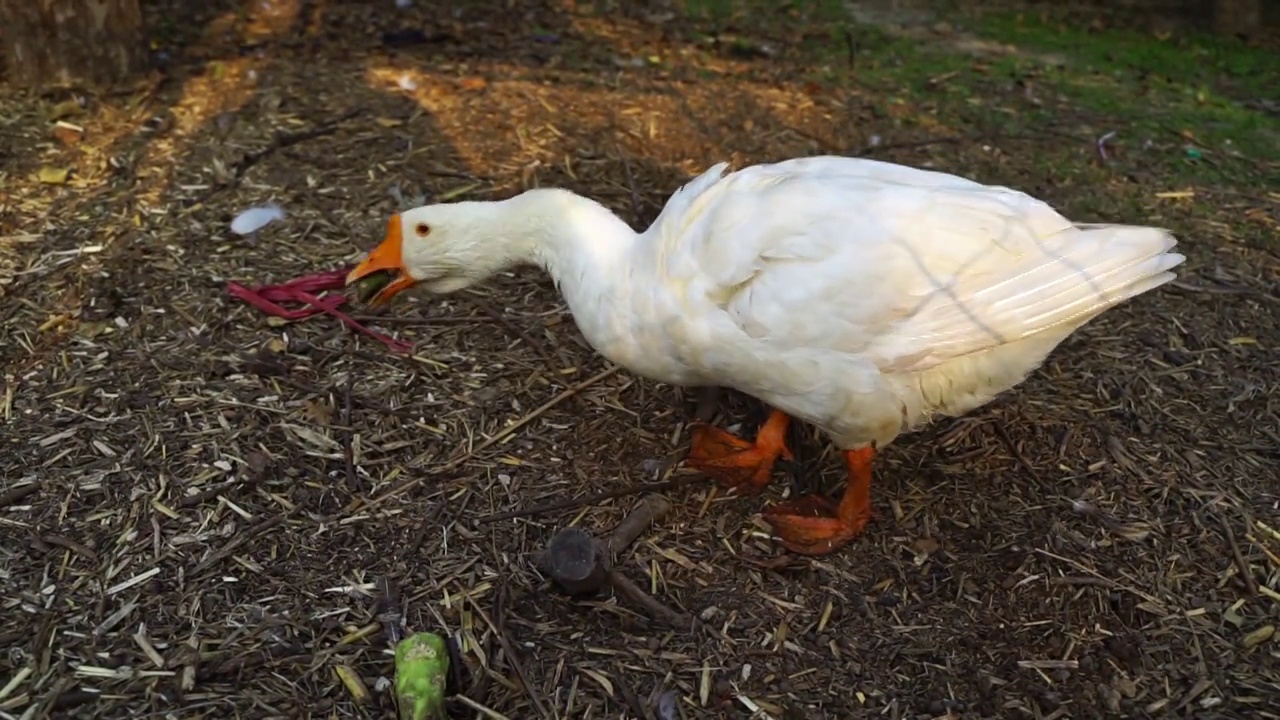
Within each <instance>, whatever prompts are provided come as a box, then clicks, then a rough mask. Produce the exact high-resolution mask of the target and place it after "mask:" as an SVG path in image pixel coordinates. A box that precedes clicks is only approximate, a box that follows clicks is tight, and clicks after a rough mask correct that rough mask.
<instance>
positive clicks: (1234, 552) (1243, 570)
mask: <svg viewBox="0 0 1280 720" xmlns="http://www.w3.org/2000/svg"><path fill="white" fill-rule="evenodd" d="M1218 522H1219V523H1222V531H1223V532H1224V533H1226V535H1227V542H1228V543H1229V544H1230V545H1231V557H1233V558H1235V561H1236V568H1237V569H1239V570H1240V576H1241V577H1242V578H1243V579H1244V584H1245V587H1246V588H1248V589H1249V597H1255V596H1257V594H1258V583H1257V581H1256V580H1254V579H1253V573H1252V572H1250V571H1249V563H1247V562H1245V561H1244V554H1243V553H1241V552H1240V544H1239V543H1237V542H1236V534H1235V531H1233V530H1232V529H1231V524H1230V523H1228V522H1227V519H1226V518H1222V517H1219V518H1218Z"/></svg>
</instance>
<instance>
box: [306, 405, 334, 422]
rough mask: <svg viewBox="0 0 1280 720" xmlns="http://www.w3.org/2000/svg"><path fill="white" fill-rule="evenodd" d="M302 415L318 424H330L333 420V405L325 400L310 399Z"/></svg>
mask: <svg viewBox="0 0 1280 720" xmlns="http://www.w3.org/2000/svg"><path fill="white" fill-rule="evenodd" d="M302 416H303V417H305V418H306V419H308V420H310V421H311V422H313V423H315V424H317V425H328V424H330V423H332V422H333V406H331V405H329V403H327V402H325V401H324V400H308V401H307V404H306V406H305V407H304V408H303V409H302Z"/></svg>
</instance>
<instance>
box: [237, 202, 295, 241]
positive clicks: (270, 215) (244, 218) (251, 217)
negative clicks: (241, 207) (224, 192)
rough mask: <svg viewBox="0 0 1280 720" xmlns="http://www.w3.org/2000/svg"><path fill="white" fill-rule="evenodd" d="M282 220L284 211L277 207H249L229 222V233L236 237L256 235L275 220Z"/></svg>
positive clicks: (271, 205)
mask: <svg viewBox="0 0 1280 720" xmlns="http://www.w3.org/2000/svg"><path fill="white" fill-rule="evenodd" d="M283 219H284V209H283V208H281V207H280V206H279V205H275V204H267V205H263V206H261V207H251V208H249V209H248V210H245V211H244V212H242V213H240V214H239V215H237V216H236V217H235V219H234V220H232V221H231V232H233V233H235V234H237V235H249V234H252V233H256V232H258V231H259V230H261V229H262V228H264V227H266V226H268V225H270V224H271V223H273V222H275V221H276V220H283Z"/></svg>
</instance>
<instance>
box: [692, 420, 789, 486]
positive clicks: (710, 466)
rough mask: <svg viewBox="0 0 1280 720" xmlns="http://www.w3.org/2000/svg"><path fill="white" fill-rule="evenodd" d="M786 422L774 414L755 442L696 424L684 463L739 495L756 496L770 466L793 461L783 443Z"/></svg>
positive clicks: (712, 427)
mask: <svg viewBox="0 0 1280 720" xmlns="http://www.w3.org/2000/svg"><path fill="white" fill-rule="evenodd" d="M789 421H790V418H788V417H787V415H786V414H785V413H783V412H781V411H778V410H774V411H773V412H772V413H771V414H770V415H769V419H768V420H767V421H765V424H764V425H762V426H761V427H760V432H759V433H757V434H756V440H755V442H748V441H746V440H743V439H742V438H740V437H738V436H736V435H734V434H732V433H729V432H726V431H724V430H721V429H720V428H717V427H714V426H712V425H706V424H698V425H696V426H694V428H693V431H692V436H693V437H692V446H691V447H690V449H689V456H688V457H687V458H686V459H685V463H686V464H687V465H688V466H689V467H691V468H693V469H695V470H698V471H699V472H701V473H703V474H705V475H708V476H710V477H712V478H715V480H716V481H717V482H718V483H720V485H721V486H722V487H726V488H730V489H732V490H735V491H736V492H737V493H738V494H739V495H755V494H758V493H760V492H762V491H764V489H765V487H766V486H768V484H769V478H770V475H771V474H772V472H773V464H774V463H775V462H776V461H777V459H778V458H779V457H783V458H786V459H787V460H794V459H795V457H794V456H793V455H792V454H791V450H789V449H788V448H787V445H786V439H785V438H786V431H787V424H788V422H789Z"/></svg>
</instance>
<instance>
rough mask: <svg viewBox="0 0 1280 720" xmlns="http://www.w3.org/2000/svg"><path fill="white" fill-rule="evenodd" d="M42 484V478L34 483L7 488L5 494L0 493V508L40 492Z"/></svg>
mask: <svg viewBox="0 0 1280 720" xmlns="http://www.w3.org/2000/svg"><path fill="white" fill-rule="evenodd" d="M41 484H42V483H41V481H40V480H36V481H35V482H33V483H28V484H26V485H19V486H17V487H15V488H11V489H9V490H6V491H5V493H4V494H3V495H0V508H2V507H9V506H10V505H14V504H16V503H18V502H19V501H21V500H22V499H23V498H25V497H26V496H28V495H33V494H35V493H37V492H39V491H40V485H41Z"/></svg>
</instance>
